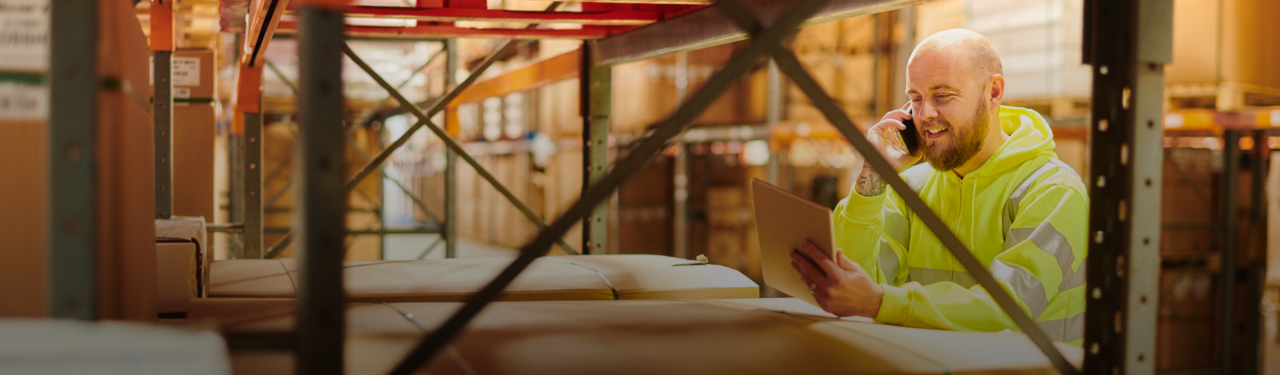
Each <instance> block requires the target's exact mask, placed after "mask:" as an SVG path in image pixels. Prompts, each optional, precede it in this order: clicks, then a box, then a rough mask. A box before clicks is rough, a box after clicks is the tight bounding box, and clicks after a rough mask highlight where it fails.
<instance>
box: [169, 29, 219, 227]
mask: <svg viewBox="0 0 1280 375" xmlns="http://www.w3.org/2000/svg"><path fill="white" fill-rule="evenodd" d="M214 60H215V52H214V51H213V50H207V49H179V50H176V51H174V52H173V214H174V215H175V216H199V217H203V218H204V220H205V222H213V212H214V207H213V198H214V196H213V194H214V193H213V188H214V186H213V163H214V160H213V154H214V151H213V143H214V137H215V134H214V132H215V127H216V126H217V124H216V121H217V115H216V108H215V107H216V104H215V103H214V95H215V94H216V93H217V92H218V91H217V88H216V85H217V78H216V77H215V76H214V73H215V70H216V68H217V67H216V66H215V63H214Z"/></svg>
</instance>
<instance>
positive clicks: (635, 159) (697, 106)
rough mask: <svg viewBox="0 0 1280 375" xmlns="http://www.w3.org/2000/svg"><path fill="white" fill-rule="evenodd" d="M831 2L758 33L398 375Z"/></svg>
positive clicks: (816, 3) (801, 8)
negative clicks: (772, 49) (763, 57)
mask: <svg viewBox="0 0 1280 375" xmlns="http://www.w3.org/2000/svg"><path fill="white" fill-rule="evenodd" d="M829 1H830V0H809V1H802V2H798V4H797V5H795V6H794V7H793V8H792V9H791V10H789V11H787V12H786V13H785V14H783V15H782V16H781V17H779V18H778V19H777V21H776V22H774V24H773V25H772V27H770V28H768V29H766V30H764V31H763V32H761V33H760V34H759V35H757V36H756V37H755V38H754V39H753V40H752V42H751V44H750V45H749V46H748V47H747V48H746V49H744V50H742V51H741V52H739V53H738V54H737V55H736V56H734V57H733V59H732V60H731V61H730V62H729V64H728V65H726V66H725V67H724V68H723V69H721V70H720V71H718V72H716V73H715V74H714V75H712V77H711V78H710V79H709V80H708V81H707V83H706V84H705V85H703V87H702V88H701V89H700V90H698V92H697V93H695V94H694V95H693V96H692V97H690V98H689V100H688V101H687V102H685V103H684V104H683V105H682V106H680V107H679V108H678V109H676V112H675V113H674V114H672V115H671V117H669V118H668V119H667V120H666V121H664V122H663V123H662V124H660V125H659V126H658V127H657V130H655V131H654V132H653V135H652V136H650V137H649V138H647V139H645V140H644V141H643V142H641V143H640V145H639V146H637V147H636V148H635V149H634V150H632V151H631V152H630V153H629V154H627V156H626V157H625V158H624V159H622V160H620V161H619V162H618V163H617V164H616V165H615V166H614V169H613V172H611V173H609V174H608V175H606V176H605V177H604V178H601V179H600V180H599V181H598V182H597V183H596V184H594V185H592V186H591V188H590V189H588V190H587V191H586V192H585V193H583V194H582V198H580V199H579V200H578V201H577V202H576V203H574V204H573V206H571V207H570V208H569V209H568V210H567V211H565V213H564V214H563V215H561V216H560V217H558V218H556V220H555V221H554V222H552V223H551V226H550V227H548V228H546V229H543V230H542V231H540V232H538V236H537V237H535V238H534V239H533V241H531V242H529V243H528V244H526V245H525V246H523V247H522V248H521V249H520V255H519V256H518V257H517V258H516V260H515V261H514V262H512V263H511V264H510V265H508V266H507V268H506V269H504V270H503V271H502V273H500V274H499V275H498V276H497V277H496V278H494V279H493V281H490V282H489V284H487V285H485V287H484V288H482V289H481V290H480V291H479V292H476V294H474V295H473V296H472V297H471V299H470V300H468V301H467V303H466V304H464V305H463V306H462V307H461V308H460V309H458V310H457V311H456V312H455V313H454V314H453V315H452V316H450V317H449V319H448V320H446V321H445V322H444V324H442V325H441V326H440V327H439V328H438V329H436V330H435V331H433V332H432V333H431V334H430V335H428V336H426V337H424V338H423V340H422V341H421V342H419V343H418V345H417V346H415V347H414V348H413V350H412V351H411V352H410V353H409V354H408V355H407V356H406V357H405V358H404V360H402V361H401V362H400V363H399V364H398V365H396V367H395V369H393V370H392V372H391V373H392V374H410V373H412V372H413V371H415V370H416V369H418V368H419V367H422V366H423V365H424V364H426V363H427V362H429V361H430V360H431V359H432V358H433V357H434V356H435V354H436V353H437V352H439V351H440V350H441V349H442V348H444V347H446V346H447V345H448V343H449V341H451V340H453V338H454V337H455V336H457V335H458V334H459V333H460V332H461V331H462V329H463V328H464V327H465V326H466V325H467V323H468V322H470V321H471V319H472V318H474V317H475V316H476V314H478V313H479V312H480V310H482V309H484V307H485V306H487V305H488V304H489V302H492V301H493V300H494V299H497V298H498V296H499V295H501V294H502V290H503V289H505V288H506V287H507V285H509V284H511V282H512V281H513V280H515V278H516V276H518V275H519V274H520V272H521V271H524V269H525V268H527V267H528V266H529V265H530V264H532V263H533V261H534V260H535V259H537V258H539V257H542V256H543V255H546V253H547V251H549V250H550V248H551V244H552V243H553V242H555V241H556V240H557V239H559V238H560V237H562V236H564V233H565V232H567V231H568V230H569V228H571V227H572V226H573V225H575V224H577V223H578V222H579V221H580V220H582V218H583V217H584V216H585V215H587V214H588V213H590V212H591V211H592V210H593V209H594V208H595V205H596V204H598V203H600V202H601V201H603V200H604V199H605V198H607V197H608V196H609V195H611V194H612V193H613V191H614V190H615V189H617V188H618V186H619V185H621V184H622V182H623V181H624V180H626V179H627V178H628V177H629V176H630V175H631V174H632V173H635V172H636V171H637V170H639V169H640V168H641V167H643V166H644V164H645V163H646V162H647V161H648V160H649V159H650V158H651V157H653V156H654V155H656V154H657V153H658V152H659V151H661V150H663V149H665V148H666V147H667V146H666V144H667V142H668V141H669V140H671V138H672V137H675V136H676V135H679V134H680V132H681V131H682V130H684V127H685V126H687V125H688V124H689V123H690V122H692V121H693V119H694V118H696V117H697V116H698V115H699V114H701V113H702V111H704V110H706V108H707V107H708V106H710V105H711V103H712V102H713V101H715V99H716V98H718V97H720V95H721V94H723V93H724V92H725V91H726V90H728V89H729V87H730V86H732V85H733V83H734V82H736V81H737V80H738V79H739V78H741V77H742V76H743V75H744V74H746V73H747V72H748V71H750V70H751V68H752V67H753V66H754V65H755V63H756V62H757V61H758V60H759V59H760V57H762V56H764V55H765V53H767V52H768V51H769V49H770V48H772V47H773V46H775V45H778V44H779V43H780V42H781V41H782V39H783V37H785V36H787V35H790V34H792V33H794V32H795V31H796V28H797V27H798V26H799V25H800V24H801V23H802V22H804V21H805V20H806V19H808V18H809V17H810V16H811V15H813V14H814V13H815V12H817V10H818V9H819V8H821V7H822V6H823V5H825V4H827V3H828V2H829Z"/></svg>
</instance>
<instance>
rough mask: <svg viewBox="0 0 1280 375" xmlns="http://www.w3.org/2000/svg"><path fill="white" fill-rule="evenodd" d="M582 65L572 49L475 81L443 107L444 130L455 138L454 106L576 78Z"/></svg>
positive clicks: (456, 109) (456, 126)
mask: <svg viewBox="0 0 1280 375" xmlns="http://www.w3.org/2000/svg"><path fill="white" fill-rule="evenodd" d="M581 66H582V50H573V51H570V52H566V53H563V54H560V55H558V56H555V57H552V58H549V59H546V60H542V61H539V62H536V63H533V64H530V65H528V66H525V67H523V68H519V69H516V70H512V71H510V72H507V73H505V74H503V75H500V76H497V77H493V78H489V79H487V80H484V81H481V82H476V83H475V84H472V85H471V87H468V88H467V89H466V90H465V91H463V92H461V93H459V94H458V96H457V97H456V98H454V99H453V101H452V102H449V105H448V106H447V107H445V116H444V118H445V129H446V130H447V131H448V132H449V134H452V135H455V136H456V135H458V131H459V129H460V128H459V124H458V116H457V113H458V106H459V105H461V104H464V103H474V102H478V101H482V100H485V99H488V98H493V97H499V96H506V95H509V94H512V93H517V92H521V91H525V90H531V89H535V88H538V87H542V86H545V85H548V84H551V83H554V82H557V81H562V80H566V79H570V78H574V77H577V76H578V70H579V69H580V68H581Z"/></svg>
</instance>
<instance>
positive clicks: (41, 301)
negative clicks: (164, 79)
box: [0, 2, 156, 321]
mask: <svg viewBox="0 0 1280 375" xmlns="http://www.w3.org/2000/svg"><path fill="white" fill-rule="evenodd" d="M98 6H99V22H98V27H99V28H98V51H97V56H96V59H97V65H98V69H97V70H98V75H99V77H100V78H102V79H110V80H118V81H119V82H120V83H121V84H120V85H118V87H101V88H100V89H99V90H98V93H97V103H98V105H97V108H98V113H97V114H96V116H97V129H96V133H97V135H98V139H97V140H96V144H95V145H94V146H95V148H96V150H95V154H94V161H95V163H96V176H97V180H96V181H95V185H96V188H97V189H96V190H97V191H96V196H95V199H96V201H97V217H98V220H97V221H96V223H95V224H96V228H95V232H96V235H97V238H96V239H95V247H96V248H97V250H98V254H97V258H98V267H97V272H98V275H97V279H98V290H97V299H98V306H97V309H98V311H97V315H98V317H99V318H102V319H126V320H138V321H149V320H155V318H156V312H155V311H156V310H155V309H156V307H155V298H156V296H155V293H154V292H153V291H154V290H155V287H156V286H155V270H154V267H155V254H154V252H153V250H152V249H153V247H152V246H154V237H153V234H152V229H153V228H152V221H153V220H154V217H155V206H154V205H155V196H154V193H155V190H154V189H155V187H154V176H153V173H154V169H153V168H152V165H153V163H152V160H153V152H152V125H151V115H150V105H149V104H148V103H149V100H150V95H149V94H147V93H145V92H139V91H138V90H136V88H142V87H147V83H146V82H147V75H146V74H147V68H146V66H147V65H146V61H147V60H146V59H147V56H148V55H149V54H150V53H149V49H148V48H147V41H146V37H145V36H143V34H142V28H141V26H140V25H139V23H138V18H137V16H136V14H135V11H134V9H133V8H132V7H131V6H130V5H129V4H128V3H124V2H99V3H98ZM5 9H6V10H8V9H10V8H5ZM46 15H47V13H46ZM6 16H7V15H6ZM45 19H47V18H45ZM46 33H47V30H46ZM37 40H44V41H46V42H45V43H46V44H44V45H43V47H42V48H45V49H47V48H48V45H47V39H39V38H37ZM4 47H5V48H6V50H5V51H3V52H0V53H6V54H7V53H14V50H12V49H9V48H10V47H12V46H8V45H5V46H4ZM19 54H21V53H19ZM0 60H4V59H0ZM5 61H6V62H7V61H8V60H5ZM44 64H45V65H43V66H37V67H36V68H32V69H26V70H24V71H23V72H24V73H31V72H32V71H33V70H34V71H37V72H39V73H43V70H44V69H47V61H45V62H44ZM37 65H39V64H37ZM0 86H3V87H0V95H9V96H13V95H18V97H23V96H22V95H26V96H25V97H26V98H29V99H32V98H33V99H36V100H37V101H35V102H22V101H18V103H28V104H33V105H24V106H20V107H16V108H17V109H18V110H19V111H14V110H13V109H14V108H15V107H8V108H7V109H8V110H7V111H0V128H4V129H5V136H4V137H0V150H2V151H0V160H2V161H0V173H4V175H5V178H6V181H5V183H4V184H0V193H3V194H0V224H3V225H0V241H3V243H5V244H6V245H5V246H4V247H0V257H3V258H4V259H6V261H5V262H3V263H2V264H0V301H4V303H0V316H6V317H10V316H22V317H38V316H44V315H45V314H46V313H47V311H46V307H45V306H46V305H47V302H46V298H47V297H46V293H47V281H46V280H47V278H48V272H47V261H46V259H47V258H48V256H49V255H48V254H49V253H48V251H49V249H48V246H49V245H48V236H49V228H48V220H49V213H48V204H49V199H50V196H49V191H50V186H49V185H48V177H49V171H48V165H49V161H48V160H49V159H48V155H49V154H50V152H49V149H48V145H47V142H48V138H47V133H48V126H47V118H48V117H47V116H48V112H49V111H51V110H58V108H51V107H50V103H49V102H48V96H47V95H43V94H39V91H40V90H47V80H43V81H42V80H37V81H35V82H34V83H30V84H27V85H26V86H15V85H11V84H0ZM45 92H47V91H45ZM39 100H45V102H44V103H40V102H39ZM13 102H14V101H10V103H13Z"/></svg>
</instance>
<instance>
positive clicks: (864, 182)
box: [854, 165, 885, 197]
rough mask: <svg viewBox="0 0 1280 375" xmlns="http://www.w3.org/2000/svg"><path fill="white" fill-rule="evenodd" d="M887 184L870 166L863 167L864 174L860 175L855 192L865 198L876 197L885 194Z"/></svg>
mask: <svg viewBox="0 0 1280 375" xmlns="http://www.w3.org/2000/svg"><path fill="white" fill-rule="evenodd" d="M884 186H885V182H884V179H883V178H880V174H879V173H876V170H875V169H873V168H871V166H870V165H864V166H862V173H861V174H859V175H858V183H857V184H856V185H854V190H856V191H857V192H858V194H861V195H862V196H864V197H874V196H877V195H880V193H884Z"/></svg>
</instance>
